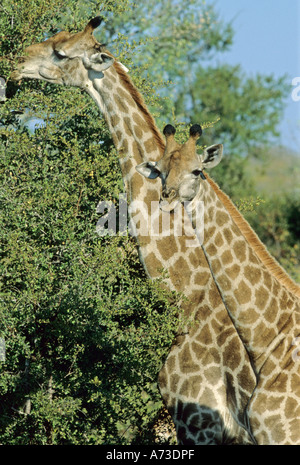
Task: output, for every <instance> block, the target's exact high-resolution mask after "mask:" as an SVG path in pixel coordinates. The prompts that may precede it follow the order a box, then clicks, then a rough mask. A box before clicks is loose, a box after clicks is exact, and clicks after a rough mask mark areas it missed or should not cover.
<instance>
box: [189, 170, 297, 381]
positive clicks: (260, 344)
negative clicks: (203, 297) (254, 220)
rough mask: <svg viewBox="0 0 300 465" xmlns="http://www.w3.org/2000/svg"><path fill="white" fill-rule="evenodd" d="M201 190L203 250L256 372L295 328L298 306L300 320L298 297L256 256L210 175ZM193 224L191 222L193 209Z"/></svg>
mask: <svg viewBox="0 0 300 465" xmlns="http://www.w3.org/2000/svg"><path fill="white" fill-rule="evenodd" d="M200 192H201V194H200V195H199V198H198V200H199V199H201V200H202V201H204V240H203V244H202V248H203V251H204V253H205V255H206V257H207V260H208V263H209V266H210V268H211V272H212V275H213V277H214V280H215V282H216V284H217V287H218V289H219V291H220V294H221V296H222V299H223V302H224V304H225V306H226V308H227V311H228V313H229V315H230V317H231V319H232V321H233V324H234V326H235V327H236V329H237V331H238V334H239V335H240V337H241V339H242V341H243V343H244V345H245V347H246V349H247V351H248V353H249V354H250V357H251V360H252V362H253V364H254V368H255V371H256V373H259V371H260V369H261V367H262V366H263V364H264V363H265V361H266V360H267V358H268V356H269V355H270V353H271V352H273V351H274V349H275V348H276V347H278V345H280V344H281V342H282V340H283V339H284V337H285V335H286V334H287V333H288V332H289V331H290V329H291V327H292V326H293V325H294V326H295V327H296V326H297V324H296V318H297V317H296V314H295V312H294V310H295V308H298V311H297V312H298V313H297V312H296V313H297V315H298V318H299V317H300V315H299V298H298V297H297V295H296V294H295V293H294V292H292V290H291V289H289V288H288V284H290V286H291V287H292V288H293V289H294V287H293V286H294V283H293V282H292V281H291V280H290V281H288V280H287V278H286V276H284V278H282V280H284V279H285V278H286V280H287V281H286V284H285V285H284V284H283V283H282V281H281V280H280V279H279V278H278V277H276V276H275V275H274V274H273V273H272V271H271V270H270V267H268V266H267V263H266V262H264V261H263V260H262V258H260V257H259V253H258V252H257V249H256V248H255V247H253V245H251V243H250V242H249V240H248V239H247V238H246V237H245V232H243V231H242V229H241V228H240V227H239V226H238V221H237V220H235V221H234V219H233V214H232V212H230V211H229V210H228V208H225V206H224V203H223V202H222V201H221V199H222V196H221V193H220V192H221V191H220V190H219V188H218V186H216V185H215V183H214V182H213V181H212V180H211V179H209V177H207V181H205V186H202V187H201V189H200ZM223 195H224V196H225V194H223ZM222 200H226V199H222ZM228 201H229V199H228ZM229 202H230V201H229ZM196 204H197V203H196V202H195V203H194V205H195V206H196ZM231 205H232V204H231ZM233 208H235V207H233ZM230 213H231V214H230ZM244 221H245V220H244ZM193 223H194V226H196V222H195V210H194V212H193ZM248 228H249V229H250V226H249V225H248ZM252 233H253V235H254V232H253V231H252ZM265 253H267V252H266V251H265ZM270 260H273V259H271V257H270ZM272 264H273V262H272ZM277 266H278V268H279V265H277ZM280 270H281V269H280ZM281 272H282V273H284V272H283V270H281ZM295 289H296V290H297V286H296V287H295ZM266 348H267V349H266Z"/></svg>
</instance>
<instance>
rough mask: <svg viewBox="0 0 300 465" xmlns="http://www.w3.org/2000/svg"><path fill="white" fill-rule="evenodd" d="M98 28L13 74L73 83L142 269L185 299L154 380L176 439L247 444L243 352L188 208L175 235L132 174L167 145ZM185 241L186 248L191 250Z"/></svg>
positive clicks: (47, 48)
mask: <svg viewBox="0 0 300 465" xmlns="http://www.w3.org/2000/svg"><path fill="white" fill-rule="evenodd" d="M97 25H99V21H98V20H96V19H94V20H92V21H91V22H90V23H89V24H88V25H87V27H86V28H85V30H84V31H83V32H80V33H78V34H74V35H71V34H69V33H67V32H60V33H58V34H56V35H55V36H54V37H52V38H50V39H49V40H47V41H45V42H42V43H40V44H36V45H32V46H30V47H29V48H28V49H27V51H26V54H27V55H26V56H25V57H24V58H23V59H22V62H21V63H20V65H19V66H18V67H17V69H16V71H15V72H14V73H13V75H12V77H13V78H14V79H15V80H19V79H21V78H24V77H25V78H26V77H29V78H34V79H42V80H45V81H48V82H52V83H57V84H61V85H72V86H77V87H80V88H82V89H84V90H85V91H86V92H88V94H89V95H90V96H91V97H92V99H93V100H94V101H95V103H96V104H97V106H98V108H99V109H100V111H101V113H102V114H103V115H104V117H105V120H106V122H107V124H108V127H109V129H110V132H111V134H112V138H113V141H114V144H115V146H116V148H117V150H118V152H119V154H120V165H121V170H122V175H123V180H124V185H125V188H126V192H127V198H128V200H129V202H130V213H131V221H132V222H133V224H134V225H135V230H136V236H137V241H138V245H139V254H140V258H141V261H142V263H143V265H144V267H145V270H146V272H147V273H148V275H149V277H150V278H152V279H156V278H159V277H160V276H161V271H162V270H163V269H164V270H166V271H167V273H168V277H167V278H166V279H165V281H164V283H165V285H166V286H167V287H168V288H169V289H171V290H175V291H178V292H183V293H184V295H185V296H186V300H185V302H184V303H183V304H182V306H183V308H184V313H185V316H186V317H187V318H188V319H189V324H188V325H186V326H184V327H182V328H180V330H179V333H178V336H177V338H176V340H175V341H174V344H173V346H172V347H171V350H170V353H169V355H168V357H167V359H166V360H165V361H164V363H163V364H162V368H161V371H160V373H159V377H158V378H159V388H160V391H161V393H162V397H163V399H164V401H165V403H166V406H167V408H168V409H169V411H170V412H171V414H172V417H173V420H174V423H175V425H176V430H177V438H178V442H179V443H181V444H189V443H194V444H222V443H226V442H228V443H230V442H233V443H251V442H252V437H251V432H250V431H249V425H248V424H247V423H246V420H245V410H246V408H247V405H248V402H249V399H250V397H251V395H252V392H253V389H254V387H255V376H254V373H253V370H252V367H251V364H250V361H249V357H248V354H247V352H246V350H245V348H244V346H243V345H242V343H241V341H240V338H239V337H238V335H237V333H236V331H235V328H234V326H233V325H232V322H231V320H230V318H229V316H228V314H227V311H226V309H225V307H224V303H223V301H222V299H221V296H220V294H219V291H218V289H217V287H216V285H215V282H214V280H213V277H212V275H211V273H210V270H209V266H208V263H207V261H206V258H205V256H204V254H203V251H202V249H201V246H200V244H199V243H197V239H196V236H195V233H194V230H193V228H192V226H191V224H190V222H189V218H188V216H187V214H186V212H185V210H184V209H183V208H182V219H183V220H184V221H185V224H186V225H188V226H187V228H186V229H185V230H184V231H183V233H182V234H181V235H180V234H176V231H175V229H176V225H175V224H174V221H173V217H172V218H170V215H169V213H168V212H164V211H162V210H161V209H160V208H159V199H160V193H161V184H160V181H159V180H158V179H152V180H151V181H148V180H147V179H144V178H143V177H142V176H140V174H139V173H138V172H137V171H136V167H137V166H138V165H140V164H141V163H147V162H148V161H150V160H151V161H157V160H159V159H160V158H161V157H162V155H163V151H164V146H165V144H164V141H163V138H162V136H161V134H160V132H159V131H158V129H157V127H156V125H155V122H154V120H153V118H152V117H151V115H150V114H149V112H148V110H147V108H146V106H145V104H144V102H143V100H142V98H141V96H140V94H139V92H138V91H137V89H136V88H135V87H134V85H133V84H132V82H131V80H130V78H129V77H128V75H127V73H126V72H125V70H124V67H122V66H121V65H120V64H119V63H118V62H116V60H115V59H114V57H113V56H112V55H111V54H110V53H109V52H108V51H107V50H106V49H105V48H104V47H103V46H102V45H101V44H99V43H98V42H97V41H96V40H95V38H94V36H93V34H92V32H93V29H94V28H95V27H97ZM153 205H154V206H156V208H154V209H153ZM141 206H142V207H141ZM153 218H155V227H157V228H159V227H160V228H161V227H162V225H163V224H165V219H166V218H167V219H168V220H170V232H169V234H168V235H164V234H149V230H147V231H144V230H143V229H142V228H141V223H143V222H144V223H145V224H148V225H149V224H150V223H151V221H152V222H153ZM154 229H155V228H154ZM191 239H192V240H193V247H191V246H189V243H190V241H191ZM195 241H196V242H195ZM162 362H163V361H162ZM247 428H248V429H247Z"/></svg>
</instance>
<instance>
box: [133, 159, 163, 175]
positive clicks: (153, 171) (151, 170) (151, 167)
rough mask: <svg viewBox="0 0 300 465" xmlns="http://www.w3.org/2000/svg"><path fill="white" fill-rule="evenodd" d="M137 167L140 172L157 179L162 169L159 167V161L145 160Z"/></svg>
mask: <svg viewBox="0 0 300 465" xmlns="http://www.w3.org/2000/svg"><path fill="white" fill-rule="evenodd" d="M135 169H136V170H137V172H138V173H140V174H142V175H143V176H145V178H148V179H156V178H158V176H160V171H159V169H158V168H157V162H155V161H145V162H144V163H141V164H140V165H137V166H136V167H135Z"/></svg>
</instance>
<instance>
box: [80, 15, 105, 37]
mask: <svg viewBox="0 0 300 465" xmlns="http://www.w3.org/2000/svg"><path fill="white" fill-rule="evenodd" d="M102 21H103V18H102V16H96V17H95V18H93V19H91V20H90V21H89V23H88V24H87V26H86V27H85V29H84V32H86V33H90V34H91V33H92V32H93V30H94V29H97V27H99V26H100V24H101V23H102Z"/></svg>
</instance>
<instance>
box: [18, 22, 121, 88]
mask: <svg viewBox="0 0 300 465" xmlns="http://www.w3.org/2000/svg"><path fill="white" fill-rule="evenodd" d="M100 23H101V18H100V17H96V18H94V19H92V20H91V21H90V22H89V23H88V24H87V26H86V27H85V29H84V30H83V31H81V32H78V33H76V34H70V33H69V32H65V31H61V32H59V33H57V34H55V35H54V36H53V37H51V38H50V39H48V40H45V41H44V42H41V43H38V44H34V45H31V46H30V47H27V48H26V49H25V55H24V57H22V58H21V59H20V62H19V64H18V66H17V69H16V70H15V71H14V72H13V73H12V75H11V78H12V79H13V80H15V81H19V80H20V79H22V78H32V79H41V80H43V81H47V82H52V83H54V84H64V85H71V86H75V87H82V88H84V87H85V86H86V85H87V82H88V80H91V79H93V78H95V77H98V78H100V77H103V73H102V72H103V71H104V70H105V69H107V68H109V67H110V66H111V65H112V64H113V62H114V58H113V57H112V56H111V55H110V54H109V53H108V52H107V51H106V50H105V49H104V46H103V45H101V44H100V43H99V42H97V40H96V39H95V37H94V35H93V31H94V29H96V28H97V27H98V26H99V25H100Z"/></svg>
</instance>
